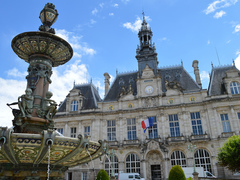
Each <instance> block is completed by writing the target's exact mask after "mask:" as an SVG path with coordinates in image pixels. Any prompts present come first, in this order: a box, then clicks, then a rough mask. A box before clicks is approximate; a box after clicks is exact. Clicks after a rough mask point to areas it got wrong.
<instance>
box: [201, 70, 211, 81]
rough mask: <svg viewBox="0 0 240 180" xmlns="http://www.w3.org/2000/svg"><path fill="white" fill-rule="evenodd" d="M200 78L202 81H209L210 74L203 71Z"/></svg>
mask: <svg viewBox="0 0 240 180" xmlns="http://www.w3.org/2000/svg"><path fill="white" fill-rule="evenodd" d="M200 78H201V81H206V80H209V73H207V72H206V71H202V72H201V73H200Z"/></svg>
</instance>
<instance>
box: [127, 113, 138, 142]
mask: <svg viewBox="0 0 240 180" xmlns="http://www.w3.org/2000/svg"><path fill="white" fill-rule="evenodd" d="M127 138H128V140H135V139H137V128H136V119H135V118H132V119H127Z"/></svg>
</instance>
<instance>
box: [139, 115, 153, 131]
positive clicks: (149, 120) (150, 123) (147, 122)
mask: <svg viewBox="0 0 240 180" xmlns="http://www.w3.org/2000/svg"><path fill="white" fill-rule="evenodd" d="M141 124H142V128H143V129H144V133H145V132H146V130H147V128H149V127H151V126H153V117H148V118H147V119H145V120H143V121H142V122H141Z"/></svg>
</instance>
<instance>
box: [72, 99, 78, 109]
mask: <svg viewBox="0 0 240 180" xmlns="http://www.w3.org/2000/svg"><path fill="white" fill-rule="evenodd" d="M71 111H78V101H76V100H73V101H72V102H71Z"/></svg>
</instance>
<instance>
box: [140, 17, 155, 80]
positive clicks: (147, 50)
mask: <svg viewBox="0 0 240 180" xmlns="http://www.w3.org/2000/svg"><path fill="white" fill-rule="evenodd" d="M152 36H153V33H152V30H151V28H149V26H148V23H147V22H146V20H145V16H144V12H143V22H142V26H141V29H140V31H139V32H138V38H139V40H140V45H138V47H137V50H136V53H137V55H136V59H137V61H138V72H139V77H140V78H141V77H142V73H143V69H145V67H146V65H148V66H149V67H150V68H151V69H152V70H153V72H154V75H155V76H156V75H157V67H158V60H157V53H156V48H155V45H154V43H153V42H152Z"/></svg>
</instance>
